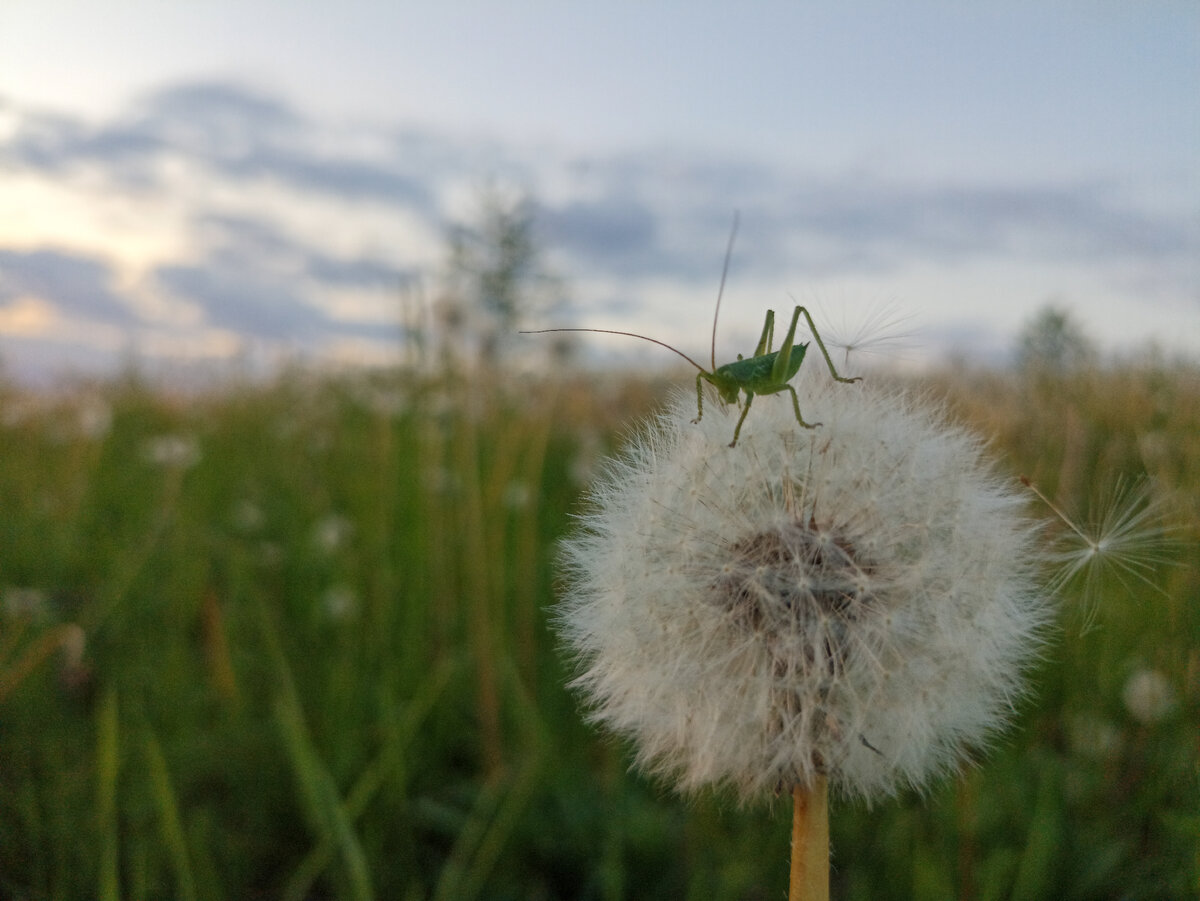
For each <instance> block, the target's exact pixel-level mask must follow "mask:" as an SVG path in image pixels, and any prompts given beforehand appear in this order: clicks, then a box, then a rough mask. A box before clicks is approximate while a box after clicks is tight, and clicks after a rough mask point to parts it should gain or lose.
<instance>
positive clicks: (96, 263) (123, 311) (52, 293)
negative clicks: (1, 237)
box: [0, 248, 139, 326]
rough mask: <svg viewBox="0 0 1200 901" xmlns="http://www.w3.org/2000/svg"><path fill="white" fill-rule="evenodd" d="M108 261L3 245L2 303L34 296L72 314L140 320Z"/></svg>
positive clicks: (0, 270) (122, 322) (128, 321)
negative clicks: (119, 290) (114, 284)
mask: <svg viewBox="0 0 1200 901" xmlns="http://www.w3.org/2000/svg"><path fill="white" fill-rule="evenodd" d="M112 281H113V273H112V270H111V269H110V268H109V266H108V264H107V263H105V262H104V261H103V260H100V259H96V258H94V257H88V256H80V255H76V254H72V253H67V252H64V251H60V250H50V249H44V250H31V251H20V250H6V249H4V248H0V303H7V302H11V301H14V300H17V299H19V298H22V297H34V298H37V299H40V300H43V301H46V302H48V303H50V304H51V305H53V307H55V308H56V309H57V310H58V311H59V312H60V313H64V314H66V315H68V316H70V317H79V318H82V319H92V320H97V321H104V322H108V323H112V324H116V325H123V326H124V325H134V324H136V323H137V322H138V321H139V319H138V317H137V315H136V314H135V313H134V311H133V308H132V306H131V305H130V304H129V303H128V301H127V300H126V299H125V298H123V297H122V296H121V295H120V294H119V293H117V292H116V291H115V290H114V289H113V287H112Z"/></svg>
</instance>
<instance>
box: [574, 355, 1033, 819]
mask: <svg viewBox="0 0 1200 901" xmlns="http://www.w3.org/2000/svg"><path fill="white" fill-rule="evenodd" d="M798 389H799V391H800V396H801V397H802V398H804V400H803V404H802V405H803V407H804V409H805V413H806V417H807V418H810V419H814V420H820V421H822V422H823V423H824V424H823V425H822V426H821V427H819V428H816V429H811V430H809V429H802V428H800V427H799V426H797V424H796V420H795V417H794V415H793V411H792V408H791V404H789V403H787V402H786V399H785V400H778V399H775V398H763V399H762V400H760V402H759V403H758V404H756V405H755V407H754V410H753V414H752V415H751V416H750V417H749V418H748V419H747V421H746V425H745V428H744V430H743V433H742V438H741V441H740V442H739V444H738V446H737V447H736V448H729V447H727V444H728V437H729V433H730V431H731V429H732V427H733V424H734V420H735V418H736V417H737V415H738V411H737V409H736V408H735V407H732V406H728V407H722V406H721V405H717V404H713V405H711V406H706V408H705V414H704V418H703V420H702V421H701V422H700V423H699V424H698V425H693V424H692V423H691V419H692V417H693V415H694V406H695V403H694V399H691V398H686V397H681V398H680V399H679V400H677V401H676V402H675V403H674V404H673V406H672V407H671V408H670V409H669V410H668V411H667V412H666V413H665V414H664V415H662V416H661V417H660V418H659V419H658V420H657V421H656V422H655V423H653V424H652V425H651V426H650V427H648V428H646V429H645V430H644V431H643V432H642V433H641V434H639V435H638V436H636V438H635V439H634V440H633V441H632V443H631V444H630V446H629V447H628V448H627V450H626V451H625V452H624V454H623V455H622V456H621V457H620V458H618V459H617V460H615V461H613V462H611V463H610V466H609V469H608V471H607V473H606V475H605V476H603V477H602V478H601V479H600V481H599V482H598V484H597V485H595V486H594V487H593V489H592V492H591V498H590V500H591V507H590V509H589V510H588V511H587V512H586V513H585V514H584V515H583V516H582V518H581V529H580V531H579V532H578V533H577V534H576V535H574V536H573V537H571V538H569V539H568V540H567V542H566V543H565V546H564V562H565V568H566V573H567V578H566V582H567V587H566V592H565V595H564V599H563V601H562V603H561V604H560V606H559V608H558V612H557V626H558V630H559V633H560V635H561V637H562V638H563V640H564V642H565V644H566V645H567V647H568V649H569V650H570V652H571V653H572V654H573V655H574V656H575V657H576V659H577V663H578V666H579V672H578V676H577V677H576V679H575V681H574V683H573V684H574V686H575V687H576V688H577V689H578V690H579V691H580V692H581V693H582V694H583V695H584V697H585V698H586V701H587V703H588V706H589V708H590V715H591V717H592V718H593V719H594V720H595V721H596V722H598V723H600V724H602V725H604V726H606V727H608V728H609V729H611V730H613V731H615V732H616V733H618V734H620V735H624V736H627V737H629V738H630V739H632V740H633V742H634V744H635V747H636V754H637V762H638V764H639V765H640V766H642V767H643V768H645V769H646V770H648V771H651V772H653V773H656V774H659V775H662V776H665V777H667V778H668V779H669V780H671V781H672V782H673V783H674V784H675V785H676V786H677V788H678V789H679V790H681V791H682V792H684V793H690V792H694V791H696V790H698V789H700V788H702V787H705V786H714V787H718V788H720V787H725V786H727V787H731V788H733V789H734V790H735V791H736V792H737V793H738V794H739V795H740V796H741V797H742V798H743V799H745V800H750V799H753V798H755V797H758V796H761V795H763V794H765V793H769V792H771V791H778V790H779V789H780V788H783V787H790V786H793V785H798V786H807V785H812V784H813V783H814V781H815V780H816V779H817V778H819V777H824V778H826V779H828V782H829V785H830V786H831V787H832V788H833V789H834V790H835V791H837V792H839V793H841V794H843V795H847V796H858V797H862V798H866V799H875V798H879V797H882V796H885V795H888V794H890V793H893V792H895V791H897V790H898V789H900V788H902V787H904V786H916V787H920V786H923V785H925V784H926V783H927V782H928V781H929V780H930V779H932V778H934V777H936V776H937V775H939V774H942V773H945V772H947V771H950V770H952V769H953V768H954V767H956V766H957V765H958V764H959V763H960V762H961V761H962V760H963V759H964V757H966V756H968V755H969V754H970V753H971V751H972V749H975V748H978V747H980V746H981V745H982V744H985V743H986V741H987V739H988V738H989V736H990V735H992V734H993V733H994V732H995V730H996V729H998V728H999V727H1000V726H1002V725H1003V724H1004V722H1005V721H1006V718H1007V714H1009V712H1010V711H1011V710H1012V707H1013V703H1014V701H1015V699H1016V698H1018V696H1019V695H1020V693H1021V690H1022V684H1023V682H1022V676H1023V670H1024V669H1025V667H1026V665H1027V664H1028V663H1029V662H1030V660H1031V659H1032V658H1033V656H1034V655H1035V654H1036V651H1037V648H1038V645H1039V636H1040V633H1041V630H1042V627H1043V626H1044V625H1045V624H1046V623H1047V621H1048V619H1049V617H1050V614H1051V609H1050V606H1051V605H1050V600H1049V595H1048V593H1047V592H1045V591H1044V590H1043V588H1042V585H1041V581H1040V572H1041V568H1042V567H1041V564H1042V563H1043V562H1044V560H1043V555H1042V553H1041V552H1040V551H1039V550H1038V547H1039V540H1038V529H1039V523H1038V522H1037V521H1036V520H1034V519H1031V518H1030V517H1029V516H1028V515H1027V514H1026V513H1025V512H1024V511H1025V509H1026V502H1027V499H1026V497H1025V496H1023V495H1022V494H1020V493H1019V490H1018V488H1017V487H1016V485H1015V483H1013V484H1009V482H1008V481H1007V480H1005V479H1002V478H1001V477H999V476H998V475H996V474H995V473H994V472H993V471H992V469H991V467H990V465H989V463H988V461H987V459H986V457H985V456H984V454H983V451H982V447H981V442H980V441H979V440H978V439H977V438H976V437H974V436H972V435H971V434H970V433H968V432H967V431H965V430H963V429H961V428H958V427H955V426H952V425H948V424H947V423H946V422H945V421H944V420H943V418H942V417H941V415H940V414H939V413H938V412H937V411H936V410H933V409H932V408H931V407H929V406H928V405H926V404H925V403H923V402H922V401H920V400H919V399H917V398H914V397H913V396H911V395H907V394H904V393H902V392H900V391H897V390H890V389H886V388H884V389H880V388H876V387H872V386H864V385H855V386H846V385H841V384H837V383H835V382H833V381H831V380H829V379H823V378H820V377H814V378H811V379H808V380H805V379H803V378H801V380H800V384H799V385H798ZM810 414H811V415H810Z"/></svg>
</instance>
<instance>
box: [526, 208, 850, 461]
mask: <svg viewBox="0 0 1200 901" xmlns="http://www.w3.org/2000/svg"><path fill="white" fill-rule="evenodd" d="M736 235H737V221H736V220H734V228H733V233H732V234H731V235H730V236H729V246H728V247H727V248H726V250H725V267H724V268H723V269H722V270H721V287H720V289H719V290H718V291H717V309H716V312H715V313H713V329H712V369H711V370H707V369H705V368H704V367H703V366H701V365H700V364H699V363H697V362H696V361H695V360H693V359H692V358H691V357H689V356H688V355H687V354H685V353H684V352H683V351H681V350H679V349H678V348H675V347H672V346H671V345H670V344H667V343H666V342H664V341H659V340H658V339H656V338H648V337H646V336H645V335H639V334H637V333H636V332H618V331H613V330H612V329H603V328H547V329H537V330H536V331H526V332H521V334H523V335H540V334H545V333H546V332H598V333H600V334H602V335H625V336H626V337H629V338H641V339H642V340H643V341H649V342H651V343H652V344H657V345H659V346H660V347H665V348H666V349H667V350H669V351H671V352H673V353H676V354H678V355H679V356H681V357H683V358H684V359H685V360H687V361H688V362H689V363H691V364H692V365H693V366H695V367H696V369H697V370H698V372H699V375H697V376H696V418H695V419H693V420H692V422H693V423H697V422H699V421H700V420H701V418H702V417H703V416H704V382H708V383H709V384H710V385H712V386H713V387H715V388H716V389H717V394H718V395H720V398H721V400H722V401H723V402H725V403H727V404H736V403H738V393H739V392H742V393H744V394H745V395H746V403H745V404H744V405H742V407H741V409H742V415H741V416H740V417H739V418H738V421H737V426H736V427H734V430H733V440H732V441H731V442H729V446H730V447H736V446H737V443H738V436H739V435H741V433H742V423H744V422H745V421H746V415H747V414H748V413H749V412H750V404H751V403H753V402H754V396H755V395H756V394H778V393H779V392H780V391H787V392H789V393H790V394H791V395H792V409H793V410H794V411H795V413H796V422H798V423H800V425H801V426H803V427H804V428H806V429H811V428H815V427H816V426H819V425H820V424H821V423H819V422H805V421H804V417H803V416H802V415H801V414H800V399H799V398H798V397H797V396H796V389H795V388H793V387H792V386H791V385H789V384H788V382H790V381H791V380H792V378H793V377H795V375H796V373H797V372H799V371H800V364H801V363H803V362H804V354H805V352H806V351H807V350H808V342H805V343H803V344H796V343H795V339H796V323H797V322H798V321H799V319H800V314H801V313H803V314H804V318H805V320H806V321H807V322H808V328H809V331H811V332H812V336H813V338H814V339H816V342H817V347H819V348H820V349H821V354H822V356H824V357H825V363H826V365H827V366H828V367H829V372H830V374H831V375H832V376H833V377H834V379H835V380H837V381H839V382H845V383H847V384H849V383H851V382H858V381H861V380H862V377H861V376H856V377H854V378H843V377H842V376H840V375H838V373H837V369H836V368H834V365H833V360H832V359H830V357H829V351H828V350H826V349H825V342H824V341H822V340H821V336H820V335H819V334H817V327H816V325H815V324H814V323H813V319H812V316H810V315H809V312H808V310H806V309H805V308H804V307H802V306H800V305H799V304H797V306H796V309H795V310H793V311H792V322H791V325H789V326H788V330H787V335H786V336H785V337H784V339H783V344H782V345H780V348H779V350H777V351H772V350H771V342H772V339H773V337H774V333H775V311H774V310H767V318H766V321H765V322H764V323H763V330H762V335H761V336H760V337H759V339H758V346H757V347H755V349H754V356H752V357H750V358H749V359H745V358H743V357H742V355H741V354H738V358H737V359H736V360H735V361H734V362H732V363H726V364H725V365H724V366H718V365H717V317H718V316H719V315H720V314H721V297H722V295H723V294H724V293H725V276H726V275H727V274H728V272H729V257H730V254H731V253H732V251H733V239H734V237H735V236H736Z"/></svg>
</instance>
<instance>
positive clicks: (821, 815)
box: [788, 776, 829, 901]
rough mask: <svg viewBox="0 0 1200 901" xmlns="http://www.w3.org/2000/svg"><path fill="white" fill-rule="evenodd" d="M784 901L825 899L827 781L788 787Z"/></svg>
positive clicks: (827, 813) (827, 872)
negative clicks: (789, 870)
mask: <svg viewBox="0 0 1200 901" xmlns="http://www.w3.org/2000/svg"><path fill="white" fill-rule="evenodd" d="M788 901H829V784H828V783H827V782H826V781H825V777H824V776H818V777H817V778H816V780H815V781H814V782H813V784H812V785H810V786H807V787H806V786H802V785H797V786H796V787H795V788H793V789H792V878H791V882H790V884H789V889H788Z"/></svg>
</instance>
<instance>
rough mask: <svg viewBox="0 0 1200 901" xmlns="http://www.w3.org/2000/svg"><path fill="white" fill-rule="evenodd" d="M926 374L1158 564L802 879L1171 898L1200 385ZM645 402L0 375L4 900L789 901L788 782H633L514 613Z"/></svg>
mask: <svg viewBox="0 0 1200 901" xmlns="http://www.w3.org/2000/svg"><path fill="white" fill-rule="evenodd" d="M922 385H923V387H925V388H926V389H927V390H929V391H931V392H933V393H935V394H936V395H938V396H940V397H943V398H945V402H946V404H947V406H948V408H949V409H950V410H951V411H952V413H953V415H954V416H955V417H956V418H959V419H961V420H963V421H966V422H968V423H970V424H972V425H973V426H974V427H975V428H977V429H978V430H979V431H980V432H981V433H982V434H984V435H986V436H988V438H989V439H990V440H991V441H992V445H993V447H994V449H995V453H996V455H997V457H998V458H999V460H1000V462H1001V468H1002V469H1003V470H1004V471H1008V472H1011V473H1012V474H1013V476H1014V478H1015V477H1016V476H1017V475H1019V474H1025V475H1028V476H1030V477H1031V478H1033V479H1034V481H1035V482H1037V483H1038V485H1039V486H1040V487H1041V488H1042V489H1043V490H1044V491H1045V492H1046V493H1047V494H1048V495H1049V496H1051V497H1053V498H1056V499H1058V500H1059V501H1060V502H1061V503H1062V504H1064V505H1065V506H1066V507H1067V508H1069V509H1070V510H1071V511H1073V512H1074V513H1076V514H1078V515H1080V516H1082V517H1083V519H1084V520H1087V519H1088V517H1089V515H1090V514H1089V512H1088V511H1089V510H1090V509H1091V507H1090V505H1091V504H1092V503H1093V501H1095V500H1096V499H1097V498H1102V496H1103V494H1104V492H1105V489H1106V488H1107V487H1111V486H1115V485H1116V484H1117V483H1118V482H1119V481H1120V480H1131V479H1137V478H1140V477H1143V476H1149V477H1150V478H1151V479H1152V480H1153V484H1154V489H1155V491H1156V493H1157V494H1158V496H1160V497H1161V498H1162V499H1163V505H1164V506H1163V518H1164V522H1165V524H1166V525H1167V526H1170V527H1172V528H1173V530H1174V532H1173V534H1174V537H1175V539H1176V541H1175V544H1174V545H1172V546H1171V547H1169V548H1168V549H1167V550H1166V555H1167V556H1169V557H1170V558H1171V559H1172V560H1173V561H1174V563H1175V564H1176V565H1164V566H1161V567H1156V568H1155V569H1154V570H1153V571H1152V572H1151V574H1150V579H1151V581H1152V582H1153V583H1154V585H1153V586H1151V585H1147V584H1144V583H1142V582H1138V581H1135V582H1133V583H1131V584H1130V585H1128V586H1126V585H1123V584H1121V582H1120V581H1119V580H1117V579H1113V580H1110V581H1108V582H1106V583H1104V584H1103V585H1102V589H1103V590H1102V591H1101V592H1100V593H1099V594H1098V595H1097V596H1095V597H1093V598H1091V599H1087V600H1083V599H1080V598H1079V597H1077V596H1075V595H1073V594H1072V593H1071V592H1070V591H1069V590H1068V592H1067V593H1066V594H1065V595H1064V598H1063V608H1062V613H1061V616H1060V618H1059V626H1058V628H1057V630H1056V632H1055V636H1054V640H1053V642H1052V643H1051V645H1050V646H1049V647H1048V648H1047V650H1046V654H1045V660H1044V662H1043V663H1042V664H1041V665H1040V667H1039V668H1038V670H1037V672H1036V673H1035V674H1034V680H1033V681H1034V696H1033V697H1032V698H1031V699H1030V700H1029V701H1027V702H1026V703H1025V705H1024V706H1023V708H1022V710H1021V713H1020V715H1019V717H1018V721H1017V724H1016V726H1015V727H1014V728H1013V729H1012V730H1010V731H1009V732H1008V733H1007V734H1006V736H1005V737H1004V739H1003V740H1002V741H1001V742H1000V743H999V745H998V746H997V747H996V748H995V749H994V750H993V752H992V753H991V754H989V755H988V756H987V757H986V758H985V759H984V760H983V761H982V762H981V764H980V765H979V766H978V767H977V768H974V769H972V770H970V771H969V772H967V773H966V774H965V775H963V776H962V777H961V778H960V779H958V780H955V781H951V782H948V783H946V784H944V785H942V786H940V787H938V788H937V789H935V790H934V791H933V792H932V794H930V795H929V796H927V797H917V796H915V795H913V796H902V797H900V798H898V799H896V800H894V801H889V802H886V803H882V804H878V805H876V806H875V807H873V808H871V809H867V808H865V807H862V806H858V805H854V804H848V803H845V802H842V803H838V802H836V801H835V803H834V806H833V809H832V820H831V822H832V844H833V854H834V875H833V895H834V897H835V898H839V899H864V901H865V899H872V901H878V899H889V898H895V899H946V898H960V899H979V901H984V899H1001V898H1004V899H1007V898H1014V899H1018V898H1019V899H1040V898H1054V899H1093V898H1094V899H1134V898H1138V899H1141V898H1163V899H1167V898H1173V899H1178V898H1187V897H1196V896H1197V893H1198V892H1200V857H1198V854H1200V852H1198V838H1197V836H1198V835H1200V791H1198V779H1200V773H1198V770H1197V734H1198V730H1197V727H1198V726H1200V571H1198V569H1197V568H1196V567H1195V565H1194V563H1195V559H1196V557H1197V553H1196V549H1197V546H1198V542H1200V529H1198V525H1197V524H1198V523H1200V372H1197V370H1196V369H1194V368H1188V367H1184V366H1179V365H1174V364H1170V365H1168V364H1154V363H1145V364H1137V365H1135V364H1129V365H1124V366H1120V367H1111V368H1106V369H1102V370H1101V369H1096V370H1090V371H1087V372H1082V373H1075V374H1067V375H1062V376H1059V377H1055V378H1052V377H1050V376H1048V375H1043V376H1040V377H1039V376H1036V375H1033V374H1025V375H1014V374H1011V373H1010V374H996V373H984V372H971V371H953V372H951V371H947V372H944V373H942V374H940V375H937V376H933V377H929V378H927V379H925V380H924V382H923V383H922ZM664 388H665V386H664V385H662V384H660V383H657V382H655V383H652V382H649V381H638V380H628V381H616V380H613V381H611V382H608V383H603V382H602V383H600V384H597V382H596V380H595V379H591V380H589V379H585V378H583V377H580V378H579V379H576V380H571V381H568V382H565V383H555V384H547V383H541V382H538V381H536V380H530V379H522V378H518V377H516V376H513V377H512V378H509V379H494V378H483V377H458V378H449V377H445V378H439V377H417V376H414V375H411V374H405V373H373V374H357V375H352V376H351V375H346V376H316V375H312V374H306V373H304V372H302V371H292V372H289V373H287V374H285V375H283V376H280V377H279V378H278V379H277V380H275V381H274V382H272V383H270V384H265V385H264V384H248V383H239V382H237V381H234V380H231V381H230V382H228V383H226V384H224V385H221V386H218V387H213V388H211V389H209V390H206V391H204V392H194V393H190V394H187V395H183V394H178V393H171V392H167V391H164V390H155V389H153V388H152V387H150V386H149V385H147V384H146V383H144V382H142V381H140V380H139V379H138V378H137V377H135V376H129V377H125V378H121V379H114V380H113V381H111V382H106V383H102V384H83V383H80V384H76V385H74V386H73V387H71V388H69V389H63V390H60V391H56V392H42V393H30V392H27V391H24V390H22V389H19V388H18V387H16V386H14V385H11V384H8V385H0V898H11V899H29V901H40V899H96V898H101V899H116V898H126V899H158V898H175V899H213V901H215V899H226V898H247V899H248V898H283V899H324V898H347V899H365V898H381V899H426V898H435V899H472V898H481V899H509V898H511V899H597V901H599V899H604V901H612V899H619V898H664V899H666V898H672V899H674V898H694V899H777V898H782V897H784V893H785V886H786V880H787V865H788V864H787V859H788V839H789V825H790V808H789V806H788V805H787V804H786V803H785V802H786V796H785V798H784V799H783V800H781V801H780V802H778V804H776V805H775V806H773V807H772V806H767V807H759V808H751V809H739V808H738V807H737V806H736V805H735V804H734V803H732V802H731V801H730V800H729V799H727V798H714V797H705V798H701V799H699V800H697V801H695V802H693V803H684V802H682V801H680V800H678V799H677V798H675V797H674V796H673V795H672V794H671V793H670V792H669V790H668V789H667V788H665V787H663V786H661V785H656V784H654V783H652V782H649V781H647V780H645V779H644V778H643V777H641V776H639V775H637V774H633V773H630V772H628V762H629V760H630V754H629V749H628V748H626V747H623V746H622V745H621V744H620V743H618V742H615V741H614V740H612V739H611V738H609V737H607V736H605V735H601V734H598V733H596V732H595V731H594V730H592V729H591V728H590V727H588V726H587V725H586V724H585V723H584V722H583V720H582V718H581V715H580V711H579V709H578V705H577V702H576V699H575V698H573V697H572V696H571V695H570V694H569V693H568V692H567V690H566V689H565V688H564V682H565V681H566V679H567V677H568V673H567V671H566V664H565V662H564V661H563V660H562V658H561V656H560V655H559V654H558V652H557V651H556V648H555V644H554V639H553V637H552V635H551V633H550V632H549V631H548V628H547V621H548V615H549V609H550V608H551V606H552V604H553V599H554V585H555V577H554V553H555V542H556V540H557V539H558V538H560V537H561V536H562V535H563V534H564V533H565V532H566V531H567V530H568V529H569V528H570V525H571V512H572V510H574V509H577V508H578V501H579V497H580V493H581V491H582V490H583V489H584V487H585V486H586V484H587V483H588V481H589V479H590V477H591V474H592V473H593V472H594V471H595V468H596V466H597V465H598V463H599V461H600V460H601V459H602V457H603V456H604V455H605V454H607V453H608V452H610V451H611V450H612V449H613V448H614V447H616V446H617V445H618V444H619V442H620V440H621V434H622V431H623V430H624V429H627V428H629V427H631V426H632V424H633V423H634V422H635V421H636V420H637V419H639V418H640V417H641V416H643V415H644V414H646V413H647V412H648V411H649V410H651V409H652V408H653V406H654V404H655V403H656V402H657V401H658V400H661V398H662V397H663V393H664ZM782 402H784V401H781V400H778V399H777V398H765V399H763V400H761V401H759V403H782ZM1031 503H1033V502H1032V501H1031ZM1045 512H1046V511H1044V510H1042V511H1039V513H1045Z"/></svg>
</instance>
